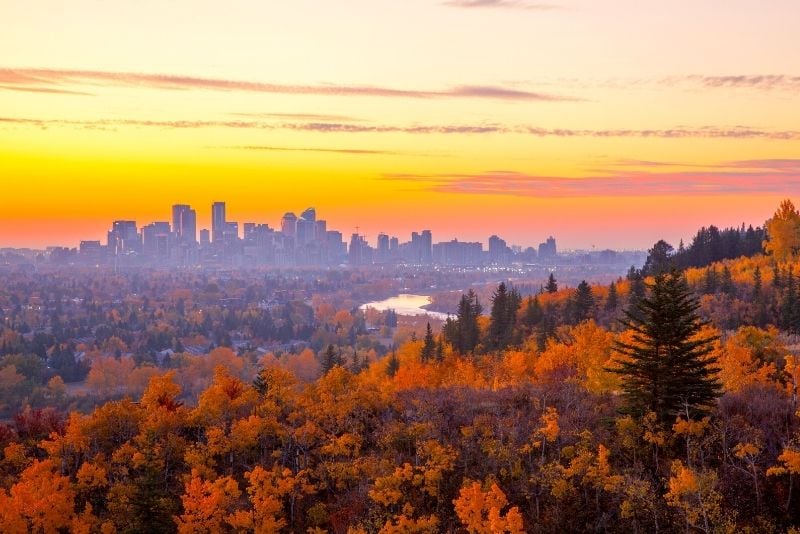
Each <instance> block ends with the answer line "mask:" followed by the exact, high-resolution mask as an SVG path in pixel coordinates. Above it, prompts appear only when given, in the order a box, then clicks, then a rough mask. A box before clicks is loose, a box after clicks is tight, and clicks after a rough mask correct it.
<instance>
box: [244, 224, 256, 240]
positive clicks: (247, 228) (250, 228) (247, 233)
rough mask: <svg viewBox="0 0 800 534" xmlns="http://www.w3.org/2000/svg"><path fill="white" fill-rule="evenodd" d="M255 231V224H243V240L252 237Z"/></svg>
mask: <svg viewBox="0 0 800 534" xmlns="http://www.w3.org/2000/svg"><path fill="white" fill-rule="evenodd" d="M255 229H256V223H251V222H246V223H244V236H243V239H245V240H247V239H250V238H251V237H252V236H253V232H254V231H255Z"/></svg>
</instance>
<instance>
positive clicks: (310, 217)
mask: <svg viewBox="0 0 800 534" xmlns="http://www.w3.org/2000/svg"><path fill="white" fill-rule="evenodd" d="M300 218H301V219H305V220H307V221H311V222H314V221H316V220H317V210H315V209H314V208H306V210H305V211H304V212H303V213H301V214H300Z"/></svg>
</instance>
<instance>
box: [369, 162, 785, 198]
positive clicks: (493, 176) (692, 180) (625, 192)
mask: <svg viewBox="0 0 800 534" xmlns="http://www.w3.org/2000/svg"><path fill="white" fill-rule="evenodd" d="M792 161H793V162H794V163H791V164H788V163H787V164H786V165H784V166H783V167H782V168H781V169H777V170H776V169H764V170H759V169H760V167H759V165H760V164H759V161H758V160H754V161H752V162H738V163H741V164H742V166H743V168H748V169H750V170H748V171H735V170H734V171H723V170H720V171H705V172H663V173H654V172H627V173H614V174H609V175H606V176H585V177H579V178H573V177H558V176H541V175H534V174H525V173H521V172H515V171H486V172H483V173H477V174H469V173H466V174H429V175H426V174H403V173H398V174H386V175H384V176H383V178H384V179H388V180H400V181H409V182H418V183H421V184H425V185H426V187H427V189H429V190H431V191H437V192H442V193H460V194H480V195H513V196H530V197H538V198H566V197H598V196H611V197H628V196H631V197H632V196H657V195H658V196H669V195H734V194H768V193H773V194H797V193H800V160H792ZM747 165H751V166H752V167H746V166H747Z"/></svg>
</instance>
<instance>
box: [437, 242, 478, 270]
mask: <svg viewBox="0 0 800 534" xmlns="http://www.w3.org/2000/svg"><path fill="white" fill-rule="evenodd" d="M481 256H483V245H482V244H481V243H465V242H463V241H459V240H457V239H453V240H452V241H445V242H442V243H436V244H435V245H433V261H434V262H435V263H438V264H440V265H480V264H481V259H482V258H481Z"/></svg>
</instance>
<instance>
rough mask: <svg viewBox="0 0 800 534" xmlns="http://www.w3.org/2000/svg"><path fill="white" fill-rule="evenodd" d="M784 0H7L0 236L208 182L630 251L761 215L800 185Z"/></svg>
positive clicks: (44, 232) (94, 231)
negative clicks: (222, 3) (115, 0)
mask: <svg viewBox="0 0 800 534" xmlns="http://www.w3.org/2000/svg"><path fill="white" fill-rule="evenodd" d="M799 10H800V8H799V7H798V5H797V3H796V2H793V1H790V0H775V1H771V2H768V3H764V2H753V1H745V0H735V1H727V2H721V1H713V2H707V3H703V4H702V5H698V4H697V3H696V2H683V1H680V2H669V3H667V2H662V3H655V2H640V1H633V0H624V1H620V2H614V3H613V6H612V5H608V4H607V3H603V2H595V1H589V0H575V1H570V2H560V1H555V2H552V3H546V4H542V3H536V2H527V1H524V0H519V1H510V0H509V1H505V0H489V1H470V0H454V1H437V0H413V1H409V2H402V3H397V2H391V1H388V0H382V1H354V0H353V1H346V2H335V3H331V2H328V3H324V4H320V3H319V2H312V1H306V0H302V1H297V2H263V3H252V2H244V1H233V2H229V3H226V8H225V10H224V13H220V9H219V4H218V3H216V2H208V1H201V2H195V1H191V2H189V1H176V2H169V3H164V2H155V1H146V2H136V3H125V2H123V3H122V4H120V3H113V4H112V3H98V2H94V1H89V0H78V1H75V2H69V3H68V4H65V3H63V2H56V1H42V2H36V3H35V4H29V3H24V2H4V3H3V5H2V6H0V16H1V17H2V19H3V20H4V21H11V22H12V23H11V24H7V25H5V27H4V31H3V32H2V35H0V49H2V50H3V51H4V53H3V55H2V59H1V60H0V62H1V64H0V99H1V100H2V102H3V105H2V112H0V158H1V159H2V161H3V165H2V168H1V169H0V173H2V181H3V195H2V198H1V199H0V246H36V247H44V246H48V245H69V246H75V244H76V243H77V242H78V241H79V240H81V239H86V238H89V237H92V236H96V238H100V237H101V236H103V235H104V233H105V231H106V230H107V226H108V223H109V221H111V220H114V219H119V218H123V219H132V220H139V221H152V220H162V219H163V218H164V215H163V210H164V208H163V206H164V205H165V204H170V203H172V202H182V203H186V204H191V205H196V206H207V205H209V204H210V203H211V202H212V201H213V200H216V199H219V198H224V199H225V200H227V201H228V202H229V204H230V205H231V206H235V212H236V217H237V218H238V219H239V220H255V221H259V222H267V223H270V224H273V225H275V224H277V221H278V220H279V219H280V217H281V216H282V214H283V213H284V212H285V211H286V210H287V207H288V206H309V205H313V206H315V207H316V208H317V209H318V210H319V211H320V212H324V213H326V218H327V219H328V221H329V223H330V224H331V225H332V226H334V227H337V228H339V229H341V230H342V231H343V233H344V234H345V235H349V234H350V233H351V232H353V231H354V229H355V228H356V227H359V228H360V232H361V233H363V234H365V235H367V236H368V237H369V238H370V239H373V240H374V239H375V237H376V236H377V234H378V233H379V232H382V231H391V232H393V233H397V234H399V235H407V234H410V232H411V231H414V230H416V229H418V228H430V229H431V230H432V231H433V232H434V233H435V234H436V235H437V236H441V238H442V239H447V240H449V239H452V238H454V237H457V238H459V239H463V240H470V241H473V240H485V239H486V237H487V235H486V234H487V232H486V231H485V228H486V225H487V224H488V223H489V222H491V226H492V228H493V229H492V232H496V233H499V234H502V235H503V237H504V238H506V239H507V240H509V242H514V243H518V244H520V245H524V246H530V245H532V246H536V244H537V243H538V242H539V241H540V240H541V238H542V236H544V235H549V234H555V235H557V236H558V238H559V240H560V244H561V246H562V247H563V248H566V249H570V248H591V247H592V246H596V247H598V248H616V249H622V248H628V249H631V248H639V249H643V248H645V247H648V246H649V245H651V244H652V243H653V242H654V241H655V240H656V239H658V238H665V239H667V240H669V241H670V242H673V243H677V241H678V240H679V239H680V238H684V239H687V238H689V237H690V236H691V235H692V234H693V232H694V231H695V229H696V228H698V227H699V226H701V225H707V224H712V223H713V224H717V225H719V226H734V225H739V224H741V223H742V222H745V223H748V224H753V225H761V224H763V222H764V221H765V220H766V219H767V218H769V217H770V215H771V214H772V211H773V209H774V206H775V205H776V204H777V203H778V202H779V201H780V200H781V198H783V197H784V196H786V195H789V194H792V193H796V192H798V191H800V167H799V165H800V163H798V160H797V153H798V143H800V126H798V123H799V122H800V121H799V120H800V108H799V107H798V106H796V105H794V101H793V100H794V97H795V96H796V94H797V90H798V87H800V77H798V71H797V60H796V58H797V46H798V45H797V38H796V27H795V25H796V21H797V20H798V18H799V17H800V13H799V12H798V11H799ZM410 206H413V209H410V208H409V207H410ZM198 216H199V224H200V225H201V226H203V227H207V226H209V225H210V218H209V214H208V213H207V212H206V211H205V210H203V211H202V212H200V213H199V214H198Z"/></svg>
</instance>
